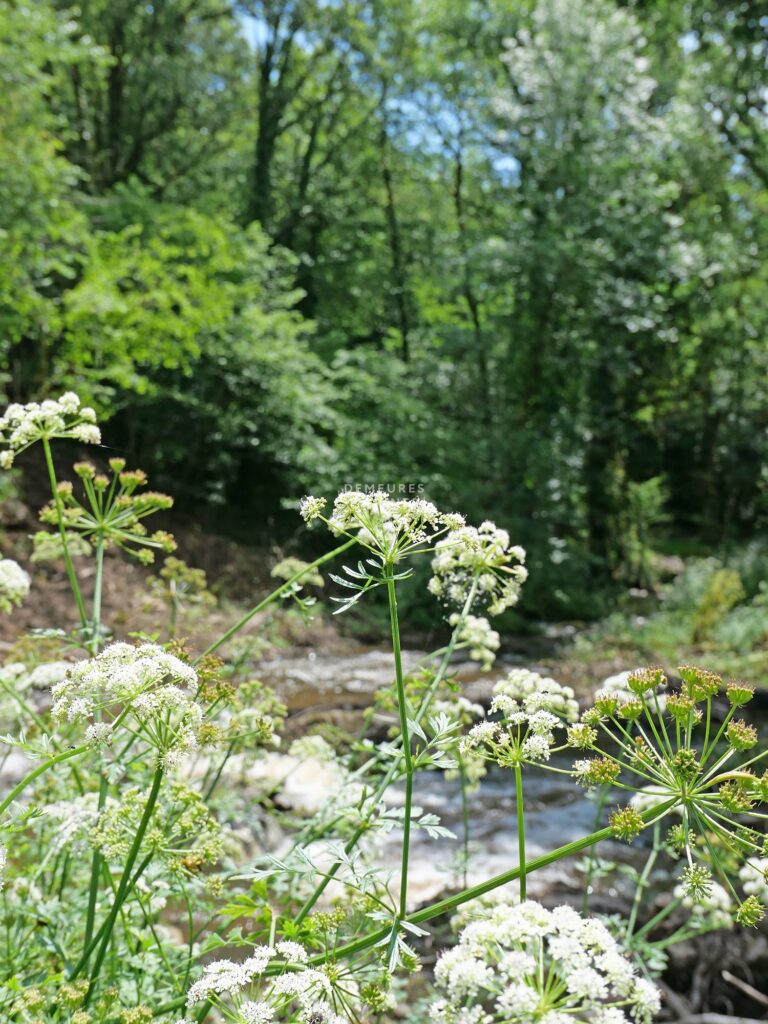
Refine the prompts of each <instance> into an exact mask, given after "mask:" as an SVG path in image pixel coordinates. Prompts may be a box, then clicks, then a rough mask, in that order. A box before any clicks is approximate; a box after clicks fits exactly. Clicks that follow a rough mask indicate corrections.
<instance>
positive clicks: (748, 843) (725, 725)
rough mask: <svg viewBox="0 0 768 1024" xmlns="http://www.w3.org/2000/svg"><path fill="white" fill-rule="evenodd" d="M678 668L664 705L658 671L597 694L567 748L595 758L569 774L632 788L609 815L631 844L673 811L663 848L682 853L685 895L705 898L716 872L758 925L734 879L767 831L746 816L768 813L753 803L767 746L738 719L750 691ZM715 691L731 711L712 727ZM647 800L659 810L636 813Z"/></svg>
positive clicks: (761, 788) (766, 785)
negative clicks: (677, 680)
mask: <svg viewBox="0 0 768 1024" xmlns="http://www.w3.org/2000/svg"><path fill="white" fill-rule="evenodd" d="M679 673H680V676H681V679H682V688H681V690H680V691H679V692H677V693H672V694H668V695H667V696H666V701H665V703H664V704H662V702H661V701H660V698H659V696H658V694H659V691H660V690H663V689H664V688H665V687H666V684H667V680H666V677H665V676H664V673H663V672H662V671H661V669H658V668H650V669H640V670H638V671H636V672H633V673H631V674H630V675H629V677H628V679H627V681H626V683H627V685H626V690H627V691H628V692H629V695H628V694H627V692H622V693H608V692H604V691H601V692H599V693H598V694H597V695H596V697H595V701H594V705H593V706H592V707H591V708H589V709H588V710H587V711H585V712H584V714H583V715H582V720H581V722H580V723H579V724H578V725H576V726H573V727H572V729H571V730H570V731H569V742H570V743H571V745H573V746H577V747H580V748H582V749H584V750H589V751H592V753H593V754H594V755H596V756H593V757H590V758H583V759H580V760H578V761H577V762H576V763H575V764H574V773H575V775H576V778H577V779H578V780H579V781H580V782H582V783H583V784H584V785H587V786H596V785H603V784H611V785H613V786H616V787H617V788H619V789H622V790H624V791H628V792H632V793H635V794H637V797H636V798H633V800H632V802H631V805H630V806H629V807H627V808H624V809H621V810H619V811H617V812H616V813H615V814H614V816H613V817H612V819H611V824H612V827H613V829H614V832H615V834H616V835H617V836H619V837H621V838H624V839H627V840H631V839H632V838H634V836H635V835H637V833H638V832H639V831H640V830H641V829H642V828H644V827H647V826H648V825H649V824H651V823H652V822H653V821H658V820H660V819H661V818H663V817H665V816H667V815H674V816H675V817H676V819H677V820H676V821H674V823H673V824H672V827H671V828H670V830H669V834H668V837H667V845H668V847H669V848H670V849H672V850H673V851H675V852H676V853H677V854H678V855H680V856H684V857H685V860H686V866H685V868H684V870H683V873H682V876H681V886H682V891H683V892H684V894H685V896H686V897H688V898H690V899H691V900H693V901H694V902H703V901H705V900H706V899H709V898H710V897H711V893H712V885H713V878H712V873H711V872H712V871H714V872H715V873H716V874H717V876H718V877H719V879H720V881H721V883H722V884H723V886H725V888H726V889H727V891H728V892H729V893H730V894H731V896H732V897H733V899H734V902H735V903H736V904H737V909H736V911H735V917H736V920H737V921H739V922H740V923H743V924H756V923H757V921H759V920H760V918H761V917H762V916H763V913H764V908H763V907H762V904H761V903H760V900H759V899H758V898H757V897H756V896H754V895H750V896H749V897H748V898H747V899H746V900H744V901H740V900H739V897H738V895H737V893H736V890H735V888H734V884H733V881H732V880H731V875H732V874H735V871H734V863H736V864H737V863H738V861H739V860H741V861H743V860H745V859H746V860H747V861H748V863H751V862H754V861H755V858H757V857H759V856H760V854H761V852H762V851H763V850H764V848H765V837H764V835H763V834H762V833H760V832H758V831H757V830H756V829H755V828H753V827H752V826H751V825H750V824H748V823H747V820H745V819H746V818H747V817H752V818H755V817H757V818H765V817H766V815H765V814H764V813H762V812H760V811H758V810H757V809H756V808H757V806H758V805H759V804H764V803H767V802H768V772H765V771H764V772H763V774H762V775H760V774H758V773H757V771H756V769H757V768H758V766H759V762H760V761H761V760H763V759H764V757H765V756H766V755H767V754H768V750H761V751H758V750H756V749H755V748H756V746H757V742H758V737H757V732H756V730H755V728H754V727H753V726H752V725H749V724H748V723H747V722H745V721H743V720H742V719H740V718H737V717H736V715H737V713H738V709H739V708H740V707H742V706H743V705H744V704H746V703H748V702H749V700H750V699H751V697H752V695H753V693H754V689H753V687H750V686H748V685H747V684H745V683H738V682H731V683H728V684H727V685H725V686H724V684H723V681H722V679H721V678H720V677H719V676H717V675H715V674H714V673H713V672H709V671H707V670H706V669H702V668H696V667H694V666H690V665H684V666H683V667H681V668H680V669H679ZM720 693H724V696H725V698H726V701H727V703H728V705H729V708H728V711H727V713H726V715H725V717H724V720H723V721H722V723H721V724H720V725H719V727H718V726H716V725H715V723H714V718H713V701H714V698H715V697H717V696H718V695H719V694H720ZM647 806H653V807H655V808H657V809H658V811H659V813H658V815H656V816H655V817H654V816H653V815H652V814H650V815H648V814H646V815H645V816H644V818H641V816H640V810H641V808H643V809H644V808H646V807H647ZM649 819H650V820H649Z"/></svg>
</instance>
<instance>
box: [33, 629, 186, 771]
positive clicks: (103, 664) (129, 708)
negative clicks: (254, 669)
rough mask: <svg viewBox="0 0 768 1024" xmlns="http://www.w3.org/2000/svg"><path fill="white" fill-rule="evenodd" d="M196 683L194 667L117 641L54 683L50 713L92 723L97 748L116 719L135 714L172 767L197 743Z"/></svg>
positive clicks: (152, 648) (157, 650)
mask: <svg viewBox="0 0 768 1024" xmlns="http://www.w3.org/2000/svg"><path fill="white" fill-rule="evenodd" d="M197 683H198V679H197V673H196V672H195V670H194V669H193V668H192V667H191V666H190V665H187V664H186V663H185V662H183V661H181V659H180V658H177V657H176V656H175V655H173V654H169V653H168V652H167V651H165V650H163V648H162V647H160V646H158V645H157V644H141V645H140V646H139V647H134V646H133V645H132V644H127V643H114V644H110V646H109V647H106V648H105V649H104V650H103V651H102V652H101V654H98V655H97V656H96V657H95V658H90V659H88V660H87V661H81V662H78V663H76V664H75V665H72V666H71V667H69V669H68V671H67V673H66V675H65V676H64V678H63V679H60V681H59V682H57V683H55V684H54V685H53V687H52V689H51V692H52V696H53V703H52V706H51V714H52V715H53V717H54V718H56V719H59V720H60V721H66V722H87V723H89V725H88V729H87V733H86V736H87V741H88V742H89V743H93V744H94V745H95V744H105V743H108V742H109V739H110V730H111V728H112V726H113V724H114V721H115V719H117V718H118V717H119V718H121V719H122V718H125V717H126V716H127V715H131V716H132V717H133V719H134V721H135V722H136V724H137V726H138V729H139V731H140V732H141V734H142V735H143V736H144V737H145V738H146V739H147V740H149V742H150V744H151V745H152V746H153V747H155V748H156V749H157V751H158V752H159V754H160V756H161V762H162V763H163V765H164V766H165V767H166V768H168V769H170V768H174V767H176V766H177V765H178V764H179V763H180V760H181V758H182V756H183V755H184V754H185V753H187V752H188V751H190V750H192V749H193V748H194V747H195V745H196V734H197V729H198V727H199V726H200V723H201V720H202V717H203V711H202V707H201V706H200V705H199V704H198V703H197V702H196V700H195V695H196V691H197ZM99 716H101V718H100V719H99ZM97 719H99V720H97Z"/></svg>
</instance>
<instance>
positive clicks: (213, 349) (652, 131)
mask: <svg viewBox="0 0 768 1024" xmlns="http://www.w3.org/2000/svg"><path fill="white" fill-rule="evenodd" d="M0 25H1V26H2V31H1V32H0V80H1V81H2V86H3V94H4V102H3V104H2V107H0V194H2V197H3V201H2V204H1V205H0V357H1V358H2V361H3V365H4V370H5V380H6V391H7V393H8V397H9V398H13V399H27V398H36V397H39V396H40V395H42V394H44V393H46V392H47V391H48V390H50V388H51V387H52V385H53V383H56V384H61V383H65V384H68V385H72V386H74V387H76V388H77V389H79V390H80V391H81V392H83V393H85V394H87V395H88V396H89V397H90V398H91V399H92V400H93V401H94V402H95V403H96V404H97V405H98V406H100V407H101V408H102V409H103V410H106V409H114V410H117V413H116V416H115V418H114V421H113V423H112V425H111V428H110V429H111V441H112V442H113V443H114V444H115V445H116V446H123V447H125V448H126V449H129V450H130V449H133V451H135V452H140V454H141V457H142V459H143V460H144V462H147V463H148V468H149V469H151V470H154V471H155V475H156V477H157V475H158V474H159V479H160V480H161V481H162V482H163V483H164V484H166V485H168V484H169V483H170V484H172V485H173V486H175V487H176V489H177V490H179V489H180V490H182V491H183V490H184V488H185V487H188V488H190V489H191V488H192V487H194V488H196V489H198V491H199V488H200V485H201V484H203V485H204V491H205V494H206V495H207V497H208V500H209V501H210V502H211V503H212V504H213V505H215V506H216V507H217V508H219V509H221V508H226V509H227V517H226V520H225V521H226V522H228V524H229V525H230V526H231V528H233V529H236V528H237V524H238V522H243V521H248V522H251V523H253V522H254V521H263V522H268V521H269V522H271V523H272V524H273V525H274V524H275V523H277V524H284V528H285V529H286V530H288V529H291V528H293V527H291V526H289V525H288V519H287V516H286V513H285V508H286V503H287V502H290V501H291V500H294V499H296V498H298V497H300V495H301V494H302V493H303V492H304V491H305V490H313V491H317V490H322V489H325V490H326V491H329V492H330V491H332V490H335V489H337V488H339V487H342V486H344V485H350V484H362V485H365V484H368V483H369V484H387V483H391V484H397V483H403V484H410V485H413V486H416V487H418V486H421V487H423V488H424V491H425V493H427V494H428V495H430V496H432V497H434V498H435V499H436V500H438V501H440V502H441V503H443V504H445V503H446V502H447V503H450V502H451V501H453V502H454V504H455V505H456V506H457V507H460V508H462V509H464V510H466V511H468V512H469V513H471V514H474V515H476V516H478V517H485V516H497V517H498V518H499V519H500V520H501V521H504V522H505V523H509V524H510V525H511V527H512V529H513V530H514V531H515V536H516V538H517V539H519V540H520V541H521V542H522V543H524V544H526V545H527V546H528V547H529V549H530V553H531V559H532V562H533V564H534V566H535V567H536V568H537V570H538V571H537V572H535V573H533V575H532V580H533V581H534V584H533V585H532V586H531V589H530V595H529V601H530V602H531V605H532V607H539V608H540V609H541V610H543V611H545V612H546V613H548V614H552V613H559V614H564V615H568V614H574V613H581V612H583V611H584V610H585V606H584V601H583V599H582V597H581V595H582V594H583V593H584V592H585V591H587V590H588V589H589V588H588V587H587V586H585V584H584V581H585V580H589V581H592V582H593V583H594V585H595V586H597V585H598V584H600V583H603V582H605V581H609V580H611V579H613V580H617V579H619V580H622V581H624V582H625V583H630V584H632V583H641V584H642V583H643V576H644V571H645V569H644V560H643V558H642V546H643V543H644V541H643V538H644V537H645V536H646V534H647V531H648V530H649V529H652V528H653V527H654V525H658V524H661V523H662V522H663V523H664V524H665V529H667V530H668V531H670V532H671V533H672V534H673V535H674V534H675V533H676V534H678V535H679V534H682V533H685V534H687V535H690V536H694V537H700V538H703V539H706V540H708V541H712V540H718V541H719V540H722V539H723V538H729V537H738V535H739V534H740V533H741V532H743V531H745V530H749V529H754V528H755V527H756V526H759V525H761V524H764V523H765V519H766V514H767V513H768V504H767V503H766V497H767V495H766V484H767V483H768V477H766V474H765V456H766V448H768V437H767V435H766V427H768V411H766V405H765V401H764V393H765V385H766V364H767V363H768V346H767V345H766V329H767V327H768V272H767V271H766V265H765V261H764V259H763V253H764V248H765V236H766V233H767V232H768V227H767V225H768V220H767V219H766V216H765V214H766V207H768V117H767V115H768V100H767V99H766V91H765V74H766V64H767V63H768V20H767V19H766V18H765V16H764V13H763V11H762V7H761V5H760V4H758V3H757V2H754V3H753V2H750V0H740V2H736V0H697V2H695V3H694V2H690V3H680V2H677V0H674V2H673V0H635V2H632V3H620V2H618V0H504V2H501V0H388V2H386V3H383V2H381V0H339V2H336V3H327V2H324V0H244V2H236V0H153V2H152V3H147V4H136V3H133V2H131V0H84V2H82V3H81V4H79V5H78V6H74V5H71V4H70V3H68V2H66V0H37V2H36V3H34V4H27V3H24V2H16V3H6V4H4V5H3V6H2V8H0ZM219 521H222V520H221V517H219ZM536 581H539V583H540V589H539V591H538V592H537V591H536ZM587 610H588V609H587Z"/></svg>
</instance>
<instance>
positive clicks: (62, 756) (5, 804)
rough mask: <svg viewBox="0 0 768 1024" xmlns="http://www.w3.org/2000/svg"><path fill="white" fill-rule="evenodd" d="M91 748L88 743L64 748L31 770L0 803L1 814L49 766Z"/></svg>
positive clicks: (51, 766)
mask: <svg viewBox="0 0 768 1024" xmlns="http://www.w3.org/2000/svg"><path fill="white" fill-rule="evenodd" d="M88 749H89V746H88V744H87V743H85V744H83V746H82V747H73V748H72V749H71V750H62V751H61V753H59V754H56V755H55V756H54V757H50V758H48V760H47V761H43V763H42V764H39V765H38V766H37V768H35V769H34V771H31V772H30V773H29V775H27V776H25V777H24V778H23V779H22V780H21V782H19V783H17V785H15V786H14V787H13V789H12V790H11V792H10V793H9V794H8V796H7V797H6V798H5V800H3V802H2V803H0V815H2V814H3V813H4V812H5V811H7V810H8V808H9V807H10V806H11V804H12V803H13V801H14V800H15V799H16V797H17V796H19V795H20V794H21V793H23V792H24V790H25V789H26V788H27V786H28V785H29V784H30V783H31V782H34V781H35V779H37V778H38V777H39V776H40V775H42V774H43V772H47V771H48V769H49V768H53V767H54V765H57V764H61V762H62V761H68V760H69V758H70V757H77V756H78V755H79V754H84V753H85V752H86V750H88Z"/></svg>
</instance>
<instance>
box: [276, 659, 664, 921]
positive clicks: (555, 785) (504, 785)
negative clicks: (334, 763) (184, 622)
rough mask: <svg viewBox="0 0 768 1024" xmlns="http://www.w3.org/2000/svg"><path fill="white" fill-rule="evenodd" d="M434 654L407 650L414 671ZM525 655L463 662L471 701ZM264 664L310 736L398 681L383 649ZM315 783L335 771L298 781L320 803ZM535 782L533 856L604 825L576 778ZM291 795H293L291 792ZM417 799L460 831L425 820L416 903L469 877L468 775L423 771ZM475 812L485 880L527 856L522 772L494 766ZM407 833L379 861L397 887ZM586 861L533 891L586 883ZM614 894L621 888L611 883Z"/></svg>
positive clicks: (387, 844) (472, 876)
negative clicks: (520, 815)
mask: <svg viewBox="0 0 768 1024" xmlns="http://www.w3.org/2000/svg"><path fill="white" fill-rule="evenodd" d="M424 657H425V653H424V652H421V651H405V652H403V659H404V668H405V670H406V671H411V670H412V669H413V668H414V666H416V665H417V663H418V662H419V661H420V660H421V659H422V658H424ZM521 664H523V660H522V658H518V657H514V658H510V657H507V658H505V659H499V661H497V663H496V666H495V667H494V668H493V669H492V670H491V671H489V672H483V671H482V670H481V669H480V668H479V667H478V666H477V664H476V663H474V662H471V661H468V660H467V661H465V662H463V663H459V665H458V668H457V676H458V678H459V679H460V680H461V682H462V693H463V694H464V696H466V697H467V698H468V699H469V700H472V701H475V702H478V703H483V704H485V705H486V706H487V705H488V703H489V702H490V697H491V693H492V689H493V685H494V683H495V682H496V681H497V680H498V679H499V678H501V677H502V676H503V675H505V674H506V672H507V671H509V669H510V668H512V667H514V666H515V665H518V666H519V665H521ZM527 667H530V668H532V669H536V667H537V666H536V664H535V663H533V662H530V661H529V662H528V663H527ZM541 671H542V673H545V671H546V670H544V669H542V670H541ZM258 673H259V677H260V678H261V679H262V681H263V682H265V683H266V684H268V685H269V686H272V687H274V689H275V690H276V691H277V693H278V694H279V695H280V697H281V699H282V700H283V701H284V702H285V703H286V704H287V705H288V707H289V709H290V711H291V719H290V722H291V723H292V725H293V729H292V733H293V735H300V734H301V733H302V732H304V731H305V730H308V729H309V728H310V727H311V726H312V725H313V724H316V723H319V722H321V721H325V722H327V721H329V720H332V721H333V720H336V721H344V722H346V723H348V724H351V723H353V722H356V723H359V721H360V710H361V708H363V707H366V706H368V705H369V704H370V702H371V700H372V698H373V694H374V693H375V691H376V690H378V689H380V688H382V687H386V686H388V685H390V683H391V680H392V654H391V652H389V651H386V650H382V649H377V648H363V649H360V650H357V651H353V652H344V653H340V654H339V653H336V654H329V653H318V652H314V651H309V652H298V653H297V652H296V651H295V650H291V651H286V652H285V653H282V654H278V655H276V656H273V657H271V658H270V659H268V660H265V661H263V662H262V663H261V664H260V666H259V668H258ZM547 674H548V673H547ZM297 725H298V727H299V728H298V730H297V729H296V726H297ZM277 756H278V757H279V756H280V755H277ZM570 762H571V758H569V757H567V756H566V757H564V758H562V757H561V759H559V760H557V759H555V760H553V762H552V763H553V765H554V766H556V767H560V768H563V767H568V766H569V765H570ZM313 786H316V787H317V788H318V790H320V791H324V789H325V787H327V786H328V777H327V773H325V772H323V771H322V770H320V769H319V766H318V768H317V769H316V770H313V769H312V767H310V770H308V771H302V773H301V776H300V780H299V779H297V780H296V785H295V786H294V789H295V791H296V792H297V793H298V792H299V791H300V799H301V800H306V801H308V802H309V803H310V804H311V803H312V800H313V796H312V788H313ZM525 790H526V853H527V858H526V859H528V860H530V859H532V858H534V857H537V856H539V855H541V854H544V853H547V852H549V851H551V850H553V849H555V848H556V847H558V846H562V845H564V844H565V843H568V842H570V841H572V840H574V839H578V838H580V837H581V836H583V835H585V834H587V833H589V832H591V831H593V829H594V828H595V827H596V825H595V815H596V807H595V804H594V802H593V801H592V800H590V799H589V798H588V797H587V796H586V795H585V793H584V791H583V790H582V789H581V788H580V787H579V786H577V785H576V784H575V783H574V782H572V781H571V780H570V779H568V778H567V777H565V776H563V775H559V774H556V773H554V772H550V771H547V770H545V769H532V770H529V771H528V772H527V774H526V777H525ZM295 798H296V799H299V797H295ZM291 799H292V797H291V796H290V795H289V796H288V800H289V801H290V800H291ZM414 801H415V803H416V804H418V806H419V807H421V808H422V809H423V811H424V812H425V813H433V814H436V815H438V817H439V818H440V821H441V824H442V825H444V826H445V827H447V828H449V829H451V831H453V832H454V833H455V835H456V839H448V838H440V839H433V838H430V836H429V835H428V834H427V833H426V832H425V831H424V830H422V829H416V830H415V831H414V832H413V833H412V844H411V863H410V870H409V885H408V893H409V904H410V905H411V907H412V908H415V907H418V906H420V905H423V904H424V903H426V902H429V901H431V900H434V899H437V898H438V897H439V896H440V895H441V894H443V893H445V892H446V891H449V890H455V889H457V888H461V887H463V885H464V875H463V871H462V865H461V851H462V845H463V839H462V835H463V825H462V821H463V815H462V801H461V789H460V785H459V782H458V780H456V779H447V778H446V777H445V775H444V774H443V773H442V772H423V773H421V774H420V775H419V776H418V778H417V781H416V785H415V796H414ZM386 802H387V803H388V804H390V805H394V804H400V805H401V804H402V802H403V789H402V786H393V787H392V788H391V789H390V790H389V792H388V793H387V796H386ZM469 821H470V827H469V860H468V865H467V871H466V882H467V884H469V885H474V884H476V883H479V882H482V881H484V880H485V879H487V878H489V877H491V876H493V875H496V874H499V873H501V872H503V871H508V870H509V869H510V868H513V867H515V866H516V865H517V862H518V856H517V818H516V805H515V795H514V780H513V776H512V774H511V773H510V772H506V771H503V770H502V769H498V768H494V769H492V770H490V771H489V773H488V775H487V776H486V777H485V778H484V779H483V780H482V783H481V786H480V789H479V790H478V791H476V792H474V793H470V794H469ZM603 823H604V822H603ZM401 835H402V833H401V831H400V830H399V829H395V830H393V831H392V832H391V833H389V834H388V835H386V836H384V837H383V840H382V841H381V842H380V844H379V847H378V849H377V859H378V860H379V862H380V863H381V864H382V865H383V866H384V867H386V868H389V869H391V872H392V886H391V887H392V890H393V892H395V893H396V892H397V881H398V871H399V863H400V841H401ZM601 856H603V857H605V856H608V857H610V858H612V859H615V860H617V861H623V862H627V861H629V862H631V863H635V864H637V863H639V862H641V861H642V860H643V859H644V852H643V849H642V845H639V846H635V847H628V846H626V845H624V844H619V843H610V844H603V846H602V847H601ZM577 863H578V858H575V859H573V860H570V861H567V862H560V863H558V864H555V865H551V866H550V867H548V868H544V869H542V870H540V871H539V872H537V873H535V874H534V875H532V876H530V877H529V882H528V890H529V893H530V894H531V895H532V896H534V897H536V898H539V897H543V896H545V895H546V894H547V893H548V892H552V891H553V890H558V891H563V890H566V891H571V892H574V891H577V890H578V891H580V890H581V888H582V885H583V875H582V874H581V873H580V872H579V871H578V870H577V866H576V865H577ZM608 895H609V896H613V895H617V894H616V893H613V892H611V891H610V890H609V892H608Z"/></svg>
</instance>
